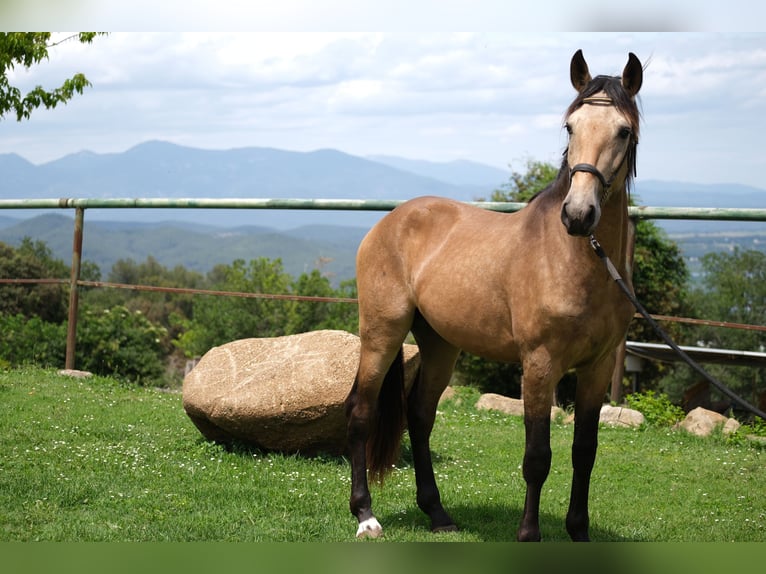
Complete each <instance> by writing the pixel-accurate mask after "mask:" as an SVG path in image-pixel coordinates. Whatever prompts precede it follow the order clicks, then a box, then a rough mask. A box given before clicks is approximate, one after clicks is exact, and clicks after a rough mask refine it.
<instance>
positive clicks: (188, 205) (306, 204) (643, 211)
mask: <svg viewBox="0 0 766 574" xmlns="http://www.w3.org/2000/svg"><path fill="white" fill-rule="evenodd" d="M405 201H406V200H404V199H302V198H257V197H249V198H193V197H185V198H182V197H179V198H59V199H55V198H42V199H0V209H55V208H59V209H96V208H98V209H284V210H292V209H308V210H326V211H391V210H392V209H394V208H395V207H397V206H398V205H400V204H402V203H404V202H405ZM466 203H470V204H471V205H475V206H477V207H482V208H484V209H490V210H492V211H503V212H514V211H518V210H520V209H522V208H523V207H525V206H526V205H527V204H526V203H514V202H499V201H472V202H466ZM628 214H629V215H630V217H632V218H635V219H697V220H719V221H766V209H760V208H730V207H651V206H631V207H629V208H628Z"/></svg>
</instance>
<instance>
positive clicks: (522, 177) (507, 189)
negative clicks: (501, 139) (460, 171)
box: [490, 158, 559, 202]
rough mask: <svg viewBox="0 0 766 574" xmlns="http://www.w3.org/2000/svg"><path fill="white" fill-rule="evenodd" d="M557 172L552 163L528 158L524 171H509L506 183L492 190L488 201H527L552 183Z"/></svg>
mask: <svg viewBox="0 0 766 574" xmlns="http://www.w3.org/2000/svg"><path fill="white" fill-rule="evenodd" d="M558 174H559V169H558V168H557V167H555V166H554V165H552V164H550V163H547V162H543V161H536V160H533V159H530V158H528V159H527V161H526V171H525V172H523V173H521V172H517V171H513V172H511V178H510V180H509V181H508V183H506V184H504V185H503V186H501V187H500V189H496V190H495V191H493V192H492V195H491V197H490V201H509V202H527V201H529V200H530V199H532V197H533V196H534V195H535V194H537V193H539V192H541V191H542V190H543V189H545V188H546V187H548V186H549V185H550V184H551V183H553V181H554V180H555V179H556V176H558Z"/></svg>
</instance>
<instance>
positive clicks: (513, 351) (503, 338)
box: [419, 302, 519, 362]
mask: <svg viewBox="0 0 766 574" xmlns="http://www.w3.org/2000/svg"><path fill="white" fill-rule="evenodd" d="M419 310H420V313H421V315H422V316H423V318H424V319H425V320H426V322H427V323H428V324H429V325H430V326H431V328H432V329H434V330H435V331H436V332H437V333H438V334H439V335H440V336H441V337H442V338H443V339H444V340H445V341H448V342H449V343H450V344H452V345H454V346H455V347H458V348H460V349H463V350H464V351H467V352H469V353H471V354H474V355H477V356H479V357H483V358H485V359H490V360H493V361H504V362H518V361H519V349H518V346H517V345H516V341H515V340H514V337H513V333H512V331H511V325H512V321H511V317H510V315H509V314H508V311H507V309H505V310H502V309H496V310H495V312H490V313H488V312H487V309H486V308H485V309H482V310H477V309H476V308H475V307H470V308H466V307H465V302H463V305H457V304H454V305H453V304H449V303H447V304H446V305H439V310H436V309H432V308H429V307H428V306H423V308H420V309H419ZM445 311H446V312H445Z"/></svg>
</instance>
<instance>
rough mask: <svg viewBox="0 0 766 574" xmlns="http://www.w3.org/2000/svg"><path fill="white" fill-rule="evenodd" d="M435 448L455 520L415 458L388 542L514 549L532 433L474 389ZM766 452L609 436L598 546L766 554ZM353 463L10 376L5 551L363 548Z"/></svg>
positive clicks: (105, 389)
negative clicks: (47, 546) (266, 446)
mask: <svg viewBox="0 0 766 574" xmlns="http://www.w3.org/2000/svg"><path fill="white" fill-rule="evenodd" d="M459 391H460V392H458V394H457V398H456V399H454V400H451V401H448V402H446V403H444V404H443V405H441V407H440V410H439V413H440V414H439V416H438V418H437V422H436V427H435V429H434V435H433V440H432V448H433V451H434V462H435V472H436V475H437V480H438V481H439V484H440V487H441V491H442V498H443V500H444V502H445V506H446V507H447V508H448V510H449V511H450V512H451V514H452V516H453V518H454V519H455V520H456V522H457V523H458V524H459V526H460V527H461V531H460V532H458V533H453V534H442V535H434V534H432V533H431V532H429V530H428V521H427V519H426V517H425V516H424V515H423V514H422V513H421V512H420V511H419V510H418V509H417V507H416V506H415V502H414V499H415V492H414V488H415V486H414V485H415V480H414V474H413V471H412V466H411V461H410V460H409V457H408V451H407V448H406V442H405V450H404V455H403V458H402V462H401V464H400V465H399V468H397V470H396V471H395V472H394V473H393V475H392V476H391V477H390V478H389V479H388V481H387V482H386V484H385V485H384V486H383V487H373V499H374V507H375V509H376V514H377V516H378V518H379V519H380V521H381V523H382V524H383V527H384V530H385V540H386V541H404V542H409V541H434V540H439V541H442V540H443V541H509V540H513V539H514V538H515V531H516V527H517V525H518V522H519V519H520V515H521V508H522V505H523V498H524V488H525V487H524V481H523V478H522V475H521V458H522V454H523V444H524V434H523V425H522V421H521V419H519V418H514V417H508V416H505V415H502V414H500V413H496V412H488V411H477V410H475V408H474V407H473V403H474V402H475V401H476V399H477V398H478V394H477V393H475V392H474V391H471V390H469V389H459ZM571 435H572V428H571V426H564V425H559V424H554V425H553V429H552V448H553V454H554V460H553V468H552V470H551V474H550V477H549V479H548V481H547V482H546V484H545V488H544V495H543V503H542V507H541V527H542V531H543V537H544V539H545V540H568V537H567V535H566V531H565V530H564V515H565V513H566V507H567V503H568V499H569V485H570V479H571V477H570V474H571V472H570V461H569V449H570V443H571ZM764 462H766V455H765V454H764V449H763V447H761V446H759V445H758V444H756V443H750V442H749V441H746V440H728V439H726V438H724V437H721V436H715V437H712V438H708V439H699V438H695V437H692V436H689V435H687V434H684V433H681V432H676V431H671V430H668V429H665V428H655V427H648V428H644V429H641V430H627V429H612V428H602V430H601V433H600V449H599V456H598V459H597V461H596V468H595V470H594V474H593V482H592V490H591V535H592V538H593V539H594V540H598V541H670V542H679V541H683V542H708V541H740V542H745V541H764V540H766V465H765V464H764ZM349 474H350V470H349V465H348V462H347V461H346V460H345V459H344V458H342V457H315V458H304V457H301V456H297V455H281V454H273V453H272V454H267V453H262V452H260V451H257V450H253V449H249V448H246V447H242V448H237V449H234V450H226V449H224V448H223V447H220V446H218V445H214V444H211V443H208V442H206V441H205V440H204V439H203V438H202V436H201V435H200V434H199V432H198V431H197V430H196V428H195V427H194V426H193V425H192V423H191V422H190V421H189V419H188V418H187V417H186V414H185V413H184V411H183V408H182V405H181V396H180V395H179V394H177V393H176V394H173V393H167V392H162V391H160V390H156V389H148V388H139V387H130V386H125V385H121V384H119V383H117V382H114V381H112V380H110V379H105V378H99V377H93V378H90V379H72V378H67V377H63V376H59V375H57V374H56V373H55V372H52V371H44V370H36V369H24V370H14V371H6V372H0V541H35V540H41V541H240V542H242V541H250V542H260V541H308V542H328V541H350V540H353V539H354V532H355V530H356V525H355V520H354V518H353V517H352V516H351V514H350V513H349V511H348V495H349V489H350V478H349Z"/></svg>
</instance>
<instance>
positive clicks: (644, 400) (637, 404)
mask: <svg viewBox="0 0 766 574" xmlns="http://www.w3.org/2000/svg"><path fill="white" fill-rule="evenodd" d="M625 402H626V403H628V406H629V407H630V408H632V409H634V410H637V411H639V412H640V413H641V414H643V415H644V418H646V424H649V425H656V426H673V425H674V424H676V423H677V422H679V421H681V420H683V418H684V415H685V413H684V411H683V409H682V408H680V407H678V406H676V405H674V404H673V403H671V402H670V399H669V398H668V396H667V395H666V394H663V393H656V392H655V391H651V390H650V391H645V392H643V393H632V394H630V395H627V396H626V397H625Z"/></svg>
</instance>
